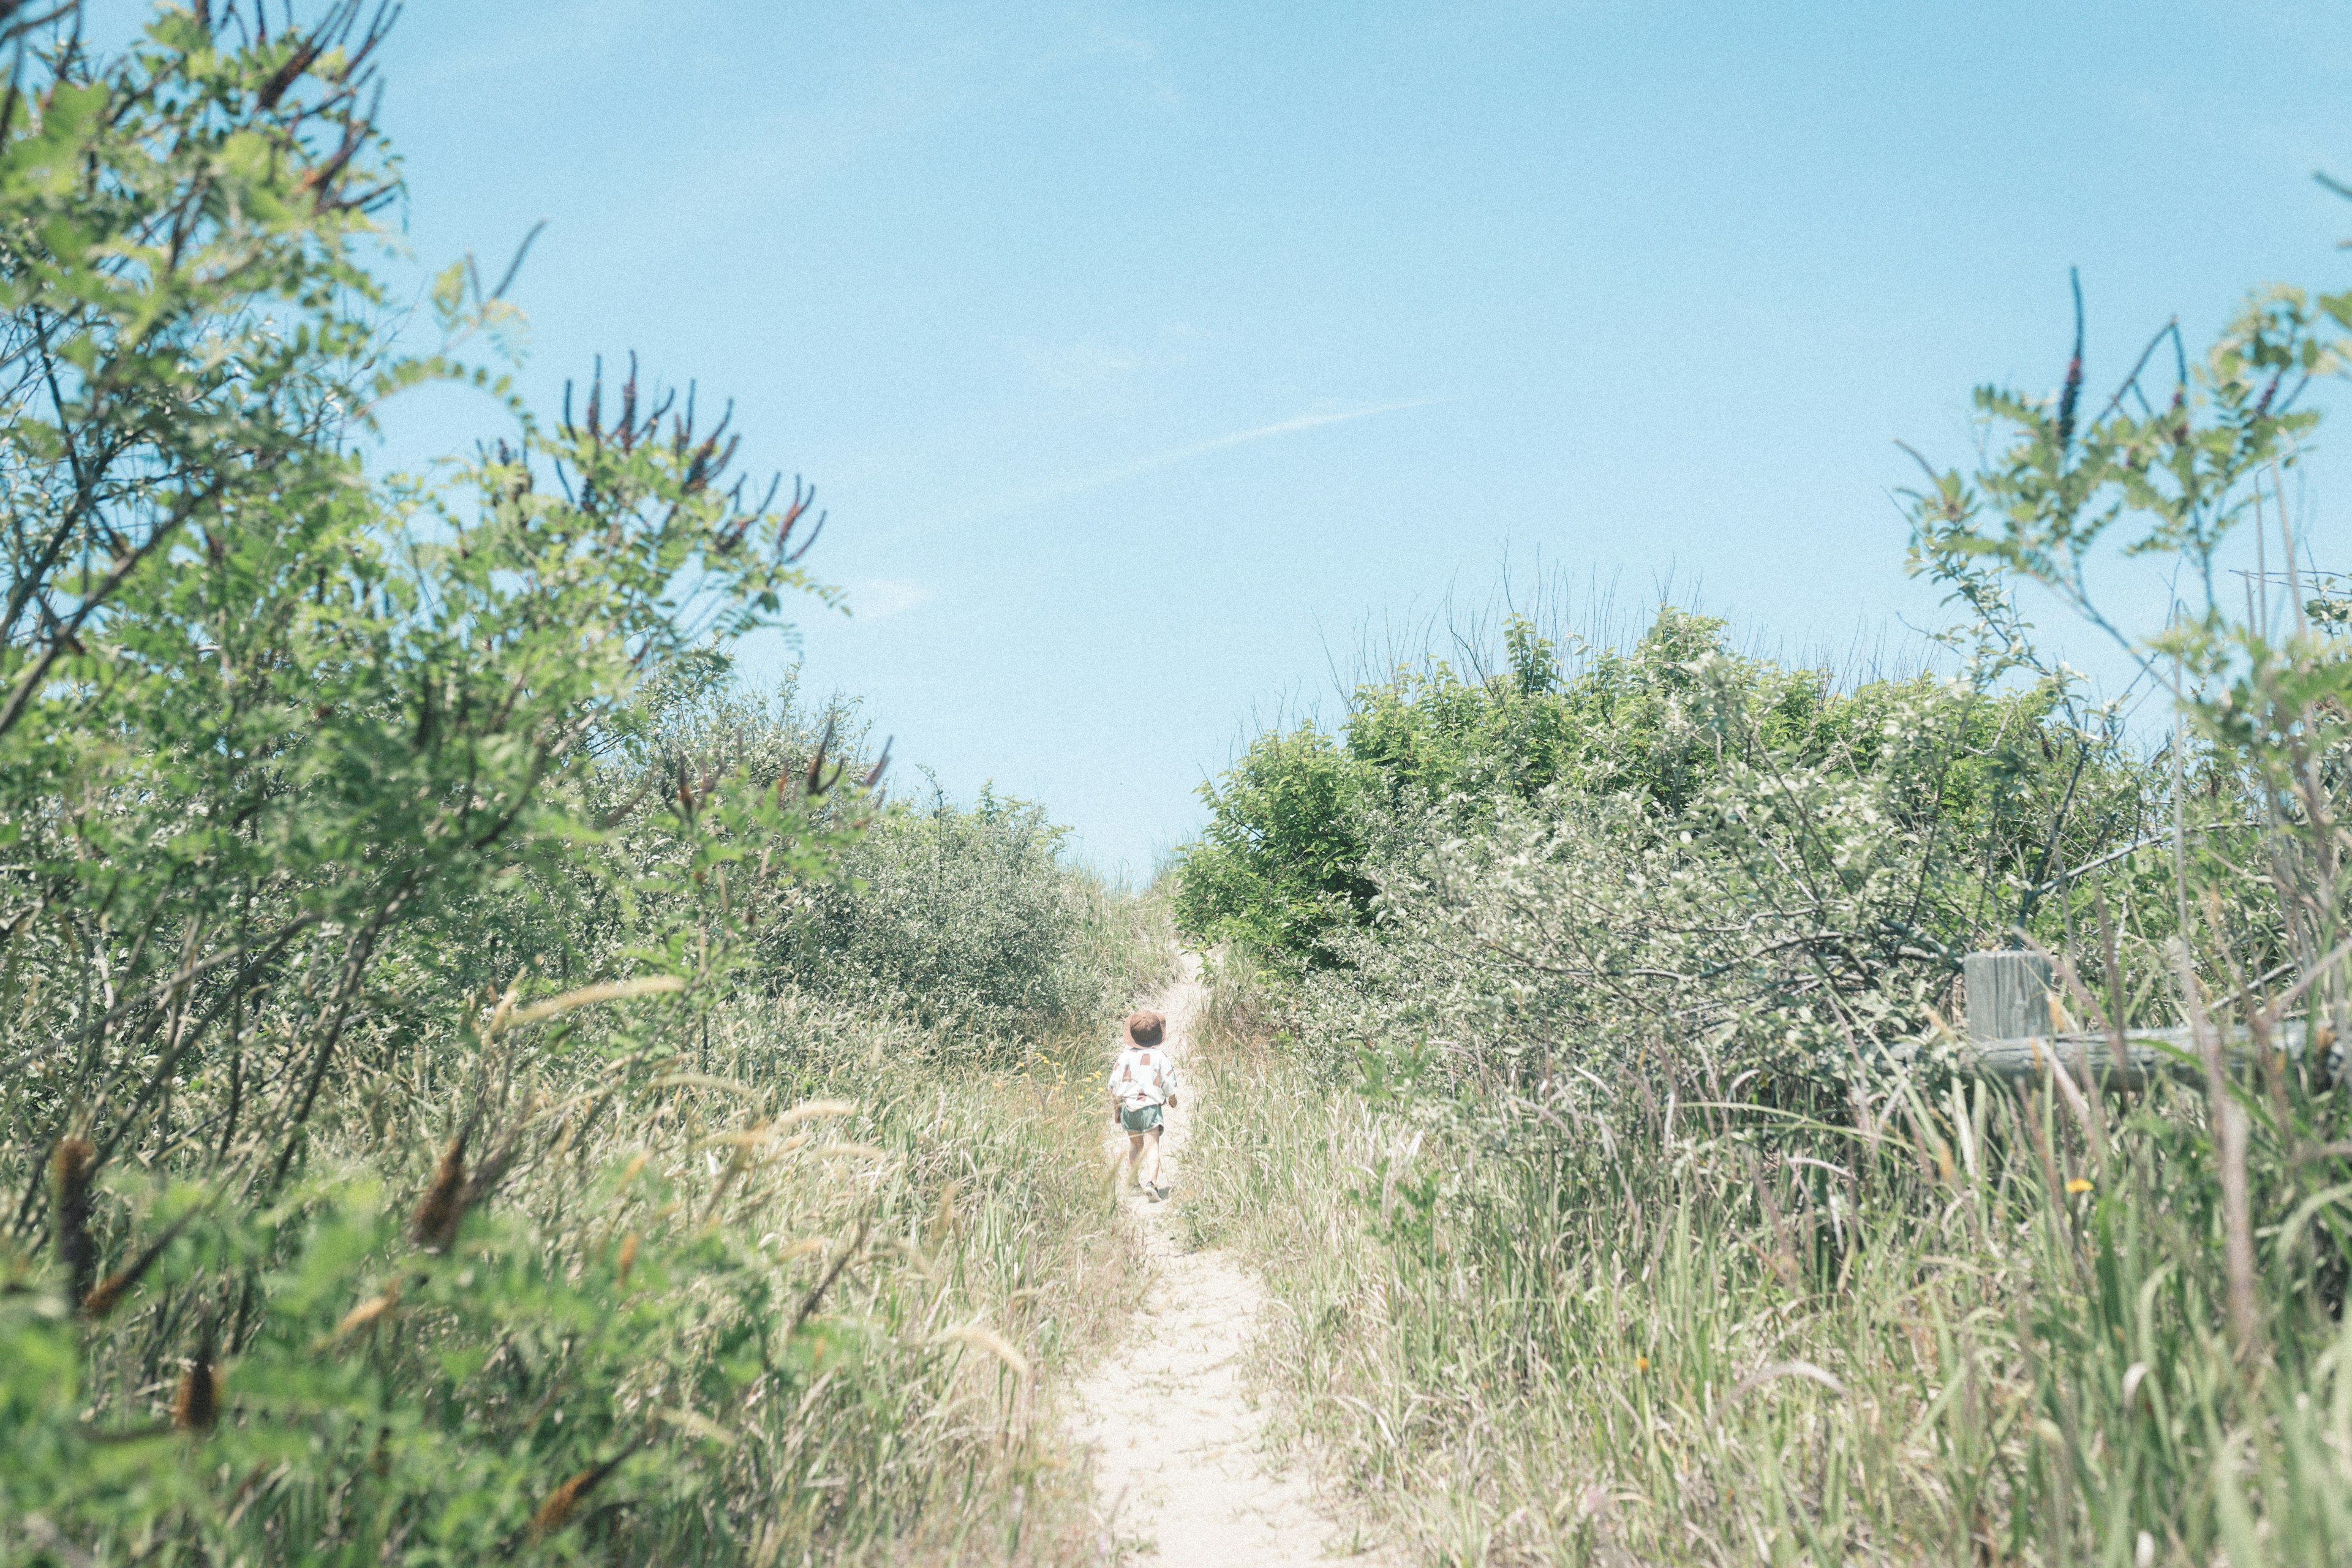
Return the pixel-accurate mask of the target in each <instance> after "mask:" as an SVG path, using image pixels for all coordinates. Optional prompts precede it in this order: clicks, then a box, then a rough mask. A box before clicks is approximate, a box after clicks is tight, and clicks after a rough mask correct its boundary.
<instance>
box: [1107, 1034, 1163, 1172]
mask: <svg viewBox="0 0 2352 1568" xmlns="http://www.w3.org/2000/svg"><path fill="white" fill-rule="evenodd" d="M1167 1028H1168V1020H1166V1019H1165V1018H1162V1017H1161V1016H1160V1015H1159V1014H1157V1013H1152V1012H1142V1013H1133V1014H1130V1015H1129V1016H1128V1020H1127V1034H1126V1037H1125V1040H1124V1042H1123V1043H1122V1045H1121V1046H1120V1048H1119V1053H1118V1060H1117V1061H1115V1062H1113V1063H1111V1065H1110V1100H1111V1116H1112V1119H1113V1120H1115V1121H1118V1124H1119V1126H1120V1127H1122V1128H1123V1129H1125V1130H1126V1132H1127V1173H1128V1178H1129V1180H1130V1181H1132V1182H1134V1183H1135V1184H1137V1185H1138V1186H1139V1187H1140V1188H1142V1190H1143V1191H1144V1193H1145V1194H1148V1195H1149V1196H1150V1199H1151V1201H1152V1202H1153V1203H1158V1202H1160V1200H1161V1199H1162V1198H1164V1197H1166V1196H1167V1195H1168V1190H1167V1189H1166V1188H1165V1187H1162V1186H1161V1185H1160V1129H1161V1123H1162V1122H1163V1121H1165V1119H1166V1118H1165V1116H1164V1114H1163V1112H1164V1111H1165V1110H1175V1109H1176V1087H1177V1085H1176V1064H1175V1063H1174V1062H1172V1061H1171V1060H1170V1059H1169V1058H1168V1051H1167V1048H1166V1047H1165V1046H1163V1045H1162V1044H1161V1040H1160V1037H1161V1036H1162V1035H1163V1034H1164V1033H1166V1031H1167Z"/></svg>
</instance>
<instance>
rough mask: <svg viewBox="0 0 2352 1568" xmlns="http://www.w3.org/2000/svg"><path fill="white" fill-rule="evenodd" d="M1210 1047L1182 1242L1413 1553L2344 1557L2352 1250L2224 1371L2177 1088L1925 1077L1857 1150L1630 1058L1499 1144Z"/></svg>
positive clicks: (1297, 1423)
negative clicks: (1218, 1241)
mask: <svg viewBox="0 0 2352 1568" xmlns="http://www.w3.org/2000/svg"><path fill="white" fill-rule="evenodd" d="M1244 989H1245V987H1244V985H1242V984H1236V983H1235V982H1234V980H1233V979H1232V977H1231V976H1230V974H1229V975H1228V976H1227V977H1226V978H1225V979H1224V980H1223V984H1221V986H1220V991H1221V992H1234V991H1244ZM1253 1010H1254V1005H1253V1003H1252V1001H1251V999H1250V998H1249V997H1248V996H1247V995H1246V994H1241V995H1223V996H1221V1000H1220V1001H1219V1003H1218V1004H1216V1005H1213V1007H1212V1009H1211V1012H1210V1015H1209V1016H1210V1018H1211V1019H1212V1020H1215V1019H1218V1018H1220V1017H1222V1018H1223V1019H1224V1020H1227V1021H1228V1024H1229V1025H1230V1024H1233V1023H1239V1024H1242V1025H1243V1026H1244V1028H1245V1026H1246V1025H1247V1022H1248V1020H1249V1018H1250V1016H1251V1015H1252V1012H1253ZM1211 1057H1212V1060H1213V1066H1212V1067H1211V1068H1209V1069H1208V1070H1210V1071H1212V1072H1213V1073H1215V1074H1216V1083H1215V1092H1213V1093H1211V1094H1207V1095H1204V1096H1203V1097H1202V1104H1203V1105H1204V1107H1206V1110H1204V1112H1203V1115H1202V1119H1201V1121H1199V1122H1198V1123H1197V1124H1196V1131H1195V1134H1194V1136H1195V1143H1194V1145H1193V1156H1192V1163H1191V1169H1192V1172H1193V1176H1192V1183H1193V1189H1192V1198H1191V1208H1190V1212H1191V1214H1192V1216H1193V1223H1194V1224H1195V1226H1197V1227H1199V1229H1200V1230H1201V1231H1202V1233H1203V1235H1204V1236H1219V1237H1225V1238H1227V1239H1230V1240H1233V1241H1234V1242H1237V1243H1238V1244H1240V1245H1242V1246H1243V1247H1245V1248H1246V1249H1247V1250H1248V1251H1249V1252H1250V1253H1252V1254H1253V1255H1254V1256H1255V1258H1258V1259H1259V1260H1260V1262H1261V1263H1262V1265H1263V1267H1264V1268H1265V1271H1266V1274H1267V1278H1268V1280H1269V1282H1270V1284H1271V1286H1272V1288H1273V1289H1274V1291H1275V1293H1276V1298H1277V1300H1279V1302H1280V1303H1281V1305H1282V1308H1283V1310H1282V1312H1281V1313H1280V1314H1279V1315H1278V1316H1277V1317H1276V1319H1274V1320H1273V1321H1274V1327H1273V1328H1272V1330H1271V1331H1270V1332H1269V1334H1268V1336H1267V1338H1266V1339H1265V1342H1263V1343H1262V1344H1261V1345H1260V1346H1259V1350H1258V1356H1257V1363H1258V1366H1259V1370H1260V1372H1261V1373H1262V1374H1263V1375H1264V1376H1265V1378H1266V1379H1267V1380H1268V1381H1269V1382H1270V1383H1271V1384H1273V1386H1274V1387H1276V1389H1277V1390H1278V1391H1279V1392H1280V1394H1282V1396H1283V1400H1284V1408H1285V1410H1286V1413H1287V1420H1288V1426H1289V1430H1290V1431H1291V1432H1292V1433H1293V1434H1294V1435H1295V1436H1301V1437H1307V1438H1311V1439H1313V1440H1314V1441H1315V1442H1316V1444H1317V1445H1318V1447H1319V1448H1320V1449H1321V1450H1322V1451H1323V1452H1324V1453H1326V1454H1328V1455H1329V1456H1331V1457H1333V1458H1334V1459H1335V1460H1336V1462H1337V1463H1339V1465H1340V1466H1341V1468H1343V1469H1344V1471H1345V1475H1346V1478H1347V1479H1348V1480H1349V1482H1350V1483H1351V1484H1352V1486H1353V1487H1354V1489H1356V1490H1357V1492H1358V1493H1359V1494H1360V1496H1361V1497H1362V1498H1363V1499H1364V1500H1366V1501H1367V1502H1368V1503H1369V1504H1370V1506H1371V1507H1372V1508H1374V1509H1375V1510H1377V1511H1378V1512H1379V1513H1380V1514H1381V1516H1383V1517H1384V1518H1385V1519H1386V1520H1387V1521H1389V1522H1390V1523H1391V1525H1392V1526H1393V1527H1394V1528H1396V1529H1397V1530H1398V1531H1400V1532H1401V1533H1402V1535H1403V1536H1404V1537H1405V1538H1406V1539H1407V1540H1408V1541H1410V1542H1412V1544H1413V1546H1414V1547H1415V1549H1416V1550H1417V1551H1418V1552H1419V1553H1420V1554H1421V1555H1422V1556H1423V1558H1424V1559H1425V1560H1429V1561H1434V1562H1444V1563H1758V1562H1766V1563H1823V1564H1828V1563H1853V1562H1887V1563H1956V1564H1957V1563H2099V1564H2108V1565H2113V1568H2126V1565H2130V1564H2140V1563H2183V1564H2187V1563H2197V1564H2207V1563H2213V1562H2215V1561H2217V1560H2221V1559H2223V1558H2226V1560H2227V1561H2228V1562H2230V1563H2232V1564H2236V1565H2240V1568H2251V1565H2252V1564H2256V1563H2330V1562H2345V1561H2352V1490H2347V1482H2352V1377H2347V1375H2346V1373H2347V1364H2352V1336H2347V1332H2346V1331H2345V1330H2344V1328H2343V1327H2342V1326H2341V1325H2340V1323H2339V1322H2338V1321H2337V1313H2338V1310H2340V1303H2341V1297H2342V1279H2343V1264H2342V1260H2341V1258H2340V1256H2339V1255H2337V1254H2336V1252H2335V1249H2334V1247H2333V1246H2332V1245H2331V1244H2329V1243H2327V1242H2326V1241H2325V1240H2324V1238H2322V1237H2317V1236H2315V1234H2314V1233H2313V1232H2312V1231H2311V1230H2310V1229H2309V1228H2308V1226H2309V1222H2310V1220H2311V1217H2312V1210H2311V1207H2310V1205H2305V1207H2304V1208H2303V1209H2301V1210H2299V1211H2297V1212H2295V1213H2294V1214H2292V1215H2287V1216H2285V1218H2284V1223H2283V1224H2282V1225H2280V1226H2276V1227H2275V1228H2274V1229H2273V1231H2272V1233H2271V1234H2270V1235H2269V1236H2268V1237H2266V1247H2265V1255H2266V1268H2265V1271H2264V1273H2263V1278H2262V1280H2261V1298H2260V1302H2261V1308H2260V1310H2261V1318H2262V1335H2263V1346H2264V1351H2263V1357H2262V1359H2261V1360H2259V1361H2256V1362H2250V1361H2248V1360H2246V1359H2244V1358H2242V1356H2241V1355H2240V1353H2239V1352H2238V1351H2237V1350H2236V1349H2235V1348H2234V1347H2233V1345H2232V1343H2231V1334H2230V1331H2229V1327H2228V1321H2227V1319H2228V1313H2227V1310H2226V1302H2225V1300H2224V1296H2225V1294H2226V1291H2225V1289H2224V1287H2223V1286H2222V1284H2221V1276H2222V1270H2221V1268H2220V1267H2219V1264H2218V1261H2217V1260H2218V1259H2219V1258H2220V1257H2221V1252H2222V1249H2223V1244H2224V1219H2223V1216H2222V1215H2221V1212H2220V1209H2221V1205H2220V1200H2219V1197H2218V1183H2216V1182H2215V1181H2214V1180H2213V1173H2212V1172H2211V1171H2210V1169H2209V1168H2208V1166H2209V1164H2210V1155H2209V1154H2208V1153H2207V1152H2205V1145H2204V1143H2203V1142H2202V1140H2201V1137H2200V1130H2199V1124H2200V1120H2201V1117H2202V1114H2203V1106H2202V1102H2201V1100H2199V1099H2198V1098H2197V1097H2195V1096H2190V1095H2179V1094H2175V1093H2173V1092H2172V1091H2169V1090H2166V1089H2159V1090H2158V1092H2157V1094H2156V1096H2155V1097H2154V1098H2153V1099H2152V1100H2147V1101H2145V1102H2137V1103H2126V1102H2122V1101H2116V1102H2112V1103H2110V1104H2108V1105H2106V1106H2105V1107H2104V1108H2102V1109H2101V1110H2100V1111H2099V1112H2098V1113H2095V1114H2091V1115H2087V1116H2086V1117H2084V1119H2082V1120H2079V1121H2078V1120H2077V1119H2076V1118H2075V1117H2074V1116H2073V1115H2071V1114H2069V1113H2068V1112H2067V1111H2066V1110H2065V1109H2064V1108H2063V1104H2062V1103H2061V1101H2060V1100H2059V1098H2058V1097H2054V1096H2046V1095H2042V1094H2038V1093H2032V1092H2029V1093H2027V1094H2026V1095H2025V1096H2023V1097H2022V1098H2021V1097H2019V1096H2018V1095H2016V1094H2013V1093H2012V1092H2011V1091H2010V1090H2008V1089H2004V1088H2001V1087H2000V1086H1998V1085H1995V1084H1986V1083H1967V1082H1958V1081H1952V1082H1946V1083H1944V1084H1942V1085H1941V1086H1940V1087H1934V1086H1931V1085H1930V1084H1929V1083H1927V1082H1926V1081H1914V1082H1911V1083H1908V1084H1906V1085H1905V1086H1904V1087H1903V1088H1902V1089H1901V1090H1900V1092H1899V1093H1898V1095H1897V1096H1896V1098H1895V1100H1893V1101H1891V1102H1890V1103H1889V1104H1888V1105H1887V1106H1886V1107H1885V1116H1884V1119H1883V1121H1882V1122H1881V1124H1880V1125H1879V1126H1877V1127H1876V1128H1875V1129H1874V1130H1870V1131H1857V1130H1856V1129H1854V1128H1853V1127H1850V1126H1843V1125H1828V1124H1815V1123H1811V1122H1807V1121H1801V1120H1796V1119H1790V1118H1786V1117H1781V1116H1775V1115H1773V1114H1771V1113H1769V1112H1768V1111H1765V1110H1760V1109H1759V1108H1757V1107H1754V1106H1752V1105H1735V1104H1729V1103H1727V1102H1725V1101H1724V1100H1723V1099H1722V1097H1721V1096H1719V1095H1716V1094H1713V1093H1711V1092H1710V1090H1709V1089H1708V1088H1707V1086H1706V1083H1705V1077H1704V1072H1703V1070H1697V1069H1698V1067H1699V1065H1698V1064H1684V1067H1685V1071H1684V1072H1683V1073H1681V1074H1677V1072H1676V1071H1675V1070H1674V1068H1673V1067H1672V1066H1671V1065H1670V1064H1657V1063H1653V1064H1647V1065H1646V1071H1647V1072H1648V1074H1649V1077H1650V1080H1651V1082H1652V1083H1653V1084H1654V1089H1655V1093H1654V1098H1653V1099H1652V1100H1650V1101H1649V1102H1648V1103H1646V1104H1644V1103H1642V1102H1641V1100H1639V1098H1638V1097H1637V1096H1633V1095H1629V1097H1628V1099H1629V1100H1631V1101H1632V1103H1631V1104H1623V1105H1620V1106H1619V1107H1617V1108H1616V1109H1614V1110H1611V1111H1610V1112H1608V1113H1607V1115H1605V1116H1596V1118H1595V1119H1593V1120H1592V1121H1588V1122H1586V1123H1585V1124H1583V1125H1554V1124H1549V1123H1546V1122H1542V1121H1538V1122H1535V1123H1533V1124H1529V1125H1525V1126H1520V1127H1517V1128H1510V1129H1504V1130H1499V1131H1498V1130H1493V1129H1488V1130H1486V1131H1485V1132H1484V1133H1483V1134H1482V1133H1481V1131H1479V1130H1477V1129H1475V1128H1473V1127H1471V1126H1469V1125H1467V1124H1465V1122H1464V1121H1462V1120H1461V1119H1460V1118H1459V1117H1458V1115H1456V1114H1455V1113H1454V1111H1452V1110H1449V1109H1448V1108H1446V1107H1445V1106H1444V1105H1442V1104H1439V1103H1435V1102H1433V1101H1431V1100H1426V1099H1422V1098H1419V1097H1417V1096H1415V1095H1414V1094H1413V1093H1412V1091H1411V1089H1410V1088H1409V1087H1408V1088H1406V1089H1402V1090H1400V1089H1396V1088H1395V1086H1396V1085H1397V1084H1398V1083H1399V1081H1400V1080H1401V1078H1402V1076H1403V1075H1406V1074H1409V1072H1410V1063H1404V1064H1397V1063H1393V1062H1392V1063H1391V1064H1389V1067H1388V1068H1386V1069H1384V1068H1381V1066H1380V1065H1379V1064H1378V1063H1377V1062H1375V1063H1374V1065H1373V1075H1372V1076H1373V1078H1374V1079H1376V1080H1377V1079H1380V1078H1381V1074H1382V1073H1383V1071H1386V1072H1387V1073H1388V1075H1389V1076H1388V1079H1387V1082H1388V1085H1389V1086H1390V1087H1389V1088H1388V1089H1386V1090H1385V1091H1382V1090H1381V1085H1380V1084H1379V1083H1378V1082H1377V1081H1375V1082H1374V1083H1372V1084H1371V1085H1370V1087H1372V1088H1373V1089H1375V1090H1376V1092H1374V1093H1372V1094H1370V1095H1366V1094H1360V1093H1357V1092H1352V1091H1350V1090H1349V1089H1336V1090H1335V1089H1319V1088H1318V1087H1317V1086H1316V1079H1315V1078H1313V1077H1312V1076H1310V1075H1308V1074H1307V1073H1306V1072H1305V1071H1304V1070H1303V1068H1300V1067H1299V1065H1298V1063H1297V1058H1296V1056H1295V1054H1293V1052H1292V1051H1291V1049H1290V1048H1289V1047H1286V1046H1284V1045H1282V1044H1278V1043H1276V1041H1274V1040H1273V1039H1271V1038H1270V1037H1269V1036H1268V1035H1267V1034H1266V1033H1265V1032H1264V1031H1263V1030H1260V1031H1258V1032H1256V1033H1255V1035H1252V1034H1250V1033H1247V1032H1244V1031H1243V1030H1235V1029H1234V1028H1231V1027H1230V1026H1229V1027H1228V1028H1227V1029H1226V1031H1225V1033H1224V1036H1223V1038H1222V1039H1221V1040H1219V1041H1217V1042H1215V1044H1214V1045H1213V1048H1212V1052H1211ZM1677 1097H1679V1098H1677ZM2088 1109H2089V1108H2088V1107H2087V1106H2086V1107H2085V1110H2088ZM1612 1118H1613V1119H1614V1121H1613V1122H1612V1120H1611V1119H1612ZM2259 1179H2260V1175H2259V1173H2258V1180H2259Z"/></svg>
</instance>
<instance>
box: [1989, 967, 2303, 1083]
mask: <svg viewBox="0 0 2352 1568" xmlns="http://www.w3.org/2000/svg"><path fill="white" fill-rule="evenodd" d="M1961 973H1962V974H1963V976H1964V978H1965V980H1966V983H1967V985H1968V998H1967V1000H1968V1039H1967V1041H1966V1042H1965V1044H1964V1046H1963V1048H1962V1055H1963V1058H1964V1059H1967V1060H1969V1062H1970V1063H1971V1064H1972V1065H1973V1066H1974V1067H1975V1068H1977V1070H1979V1072H1986V1073H1990V1074H1993V1075H1995V1076H1997V1077H2000V1078H2006V1079H2040V1078H2045V1077H2047V1076H2049V1073H2050V1068H2051V1064H2052V1063H2053V1061H2054V1062H2057V1063H2060V1064H2063V1066H2064V1067H2065V1068H2066V1072H2067V1075H2068V1076H2069V1077H2071V1078H2073V1079H2074V1081H2075V1082H2076V1083H2077V1084H2081V1085H2088V1084H2101V1085H2104V1086H2105V1087H2107V1088H2111V1089H2137V1088H2140V1087H2142V1086H2144V1085H2146V1084H2147V1082H2149V1081H2150V1080H2151V1079H2155V1078H2157V1077H2158V1076H2159V1075H2161V1074H2165V1073H2174V1074H2183V1073H2185V1074H2189V1075H2191V1076H2194V1075H2195V1074H2198V1073H2201V1072H2202V1071H2204V1067H2203V1064H2202V1063H2201V1062H2200V1061H2199V1060H2198V1059H2197V1040H2196V1037H2195V1034H2194V1033H2193V1032H2192V1031H2191V1030H2189V1029H2188V1028H2186V1027H2181V1028H2172V1029H2127V1030H2126V1031H2125V1032H2124V1052H2123V1057H2124V1059H2123V1060H2122V1061H2121V1062H2118V1061H2117V1060H2116V1049H2115V1043H2114V1041H2113V1040H2111V1039H2110V1038H2109V1037H2107V1036H2106V1035H2105V1034H2100V1033H2095V1032H2093V1031H2089V1030H2084V1029H2076V1028H2074V1027H2072V1026H2071V1021H2070V1020H2069V1019H2067V1017H2066V1016H2065V1013H2064V1011H2063V1008H2061V1007H2060V1006H2059V1005H2058V994H2057V991H2056V988H2055V985H2054V983H2053V978H2052V975H2051V972H2050V961H2049V960H2048V959H2046V958H2044V957H2042V955H2041V954H2040V953H2034V952H1971V953H1969V954H1968V955H1967V957H1966V958H1964V959H1962V960H1961ZM2308 1035H2309V1030H2308V1027H2307V1026H2306V1025H2305V1023H2304V1022H2303V1021H2302V1020H2301V1019H2294V1020H2291V1021H2289V1022H2287V1023H2284V1024H2281V1025H2280V1026H2278V1030H2277V1032H2276V1033H2275V1034H2274V1035H2273V1037H2272V1039H2271V1045H2272V1047H2273V1048H2274V1049H2278V1050H2283V1051H2284V1052H2285V1053H2286V1054H2287V1055H2288V1056H2290V1057H2294V1058H2300V1057H2301V1056H2302V1055H2303V1051H2304V1046H2305V1042H2306V1040H2307V1038H2308ZM2323 1043H2324V1044H2326V1045H2331V1046H2332V1045H2333V1043H2334V1042H2332V1041H2326V1042H2323ZM2222 1049H2223V1050H2224V1051H2225V1052H2227V1053H2228V1056H2229V1058H2230V1064H2231V1066H2232V1067H2233V1068H2234V1067H2240V1066H2242V1065H2244V1064H2245V1063H2246V1062H2247V1061H2249V1060H2251V1059H2252V1055H2253V1042H2252V1037H2251V1036H2250V1035H2249V1033H2248V1032H2247V1031H2246V1030H2245V1029H2243V1028H2225V1029H2224V1030H2223V1031H2222ZM2329 1054H2330V1056H2331V1057H2333V1056H2335V1055H2336V1054H2337V1053H2336V1052H2334V1051H2331V1052H2330V1053H2329ZM2184 1058H2186V1059H2184Z"/></svg>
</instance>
